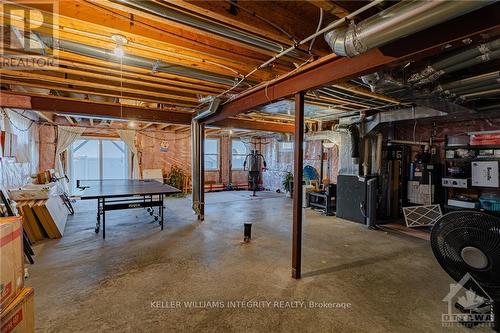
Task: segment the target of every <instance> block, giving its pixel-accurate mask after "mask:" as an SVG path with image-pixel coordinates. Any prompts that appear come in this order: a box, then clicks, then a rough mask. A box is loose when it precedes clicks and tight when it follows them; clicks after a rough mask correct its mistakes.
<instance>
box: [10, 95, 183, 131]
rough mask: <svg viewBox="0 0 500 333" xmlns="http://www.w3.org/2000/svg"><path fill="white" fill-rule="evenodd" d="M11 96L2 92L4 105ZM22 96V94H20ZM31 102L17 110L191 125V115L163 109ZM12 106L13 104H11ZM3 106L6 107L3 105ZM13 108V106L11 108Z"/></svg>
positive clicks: (40, 98) (50, 99) (37, 98)
mask: <svg viewBox="0 0 500 333" xmlns="http://www.w3.org/2000/svg"><path fill="white" fill-rule="evenodd" d="M11 95H16V94H15V93H12V92H9V93H6V92H3V91H1V92H0V96H1V101H2V103H3V100H4V96H5V98H6V99H7V101H9V100H12V99H11V98H10V96H11ZM20 95H22V94H20ZM26 98H27V99H29V100H30V106H29V107H26V106H27V105H26V103H20V104H19V105H17V106H15V107H17V108H24V109H32V110H37V111H46V112H55V113H63V114H69V115H82V116H99V117H103V118H115V119H128V120H137V121H147V122H160V123H161V122H166V123H172V124H190V123H191V114H190V113H188V112H179V111H165V110H162V109H150V108H145V107H138V106H129V105H120V104H118V103H102V102H91V101H81V100H75V99H72V98H66V97H55V96H45V95H35V94H31V95H30V96H26ZM9 104H11V105H12V103H9ZM2 106H4V105H3V104H2ZM11 107H13V106H11Z"/></svg>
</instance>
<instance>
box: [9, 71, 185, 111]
mask: <svg viewBox="0 0 500 333" xmlns="http://www.w3.org/2000/svg"><path fill="white" fill-rule="evenodd" d="M2 83H5V84H11V85H15V86H23V87H35V88H44V89H50V90H53V91H65V92H68V93H77V94H84V95H97V96H105V97H114V98H117V99H118V98H119V99H130V100H134V101H139V102H145V103H160V104H173V102H172V101H168V100H161V99H155V98H151V97H147V96H145V95H139V94H129V93H123V94H121V93H120V92H114V93H111V92H102V91H101V90H97V89H93V88H85V87H84V88H81V89H77V88H69V87H67V86H64V85H49V84H47V83H45V82H43V81H33V82H26V81H23V80H9V79H5V78H2ZM175 105H176V106H192V104H185V103H179V102H176V103H175Z"/></svg>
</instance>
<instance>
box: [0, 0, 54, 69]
mask: <svg viewBox="0 0 500 333" xmlns="http://www.w3.org/2000/svg"><path fill="white" fill-rule="evenodd" d="M58 12H59V1H58V0H18V1H8V0H2V1H0V23H1V31H0V33H1V35H0V40H1V46H0V57H1V61H0V64H1V65H0V67H1V68H2V69H4V70H47V69H50V68H52V67H57V66H58V57H59V53H58V47H57V41H58V38H59V35H58V29H57V27H58V26H59V17H58Z"/></svg>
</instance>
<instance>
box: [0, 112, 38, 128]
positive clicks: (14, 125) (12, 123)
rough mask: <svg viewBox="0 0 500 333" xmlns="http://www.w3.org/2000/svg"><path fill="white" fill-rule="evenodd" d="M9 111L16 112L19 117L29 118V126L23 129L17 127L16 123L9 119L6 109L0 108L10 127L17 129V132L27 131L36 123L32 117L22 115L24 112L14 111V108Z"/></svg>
mask: <svg viewBox="0 0 500 333" xmlns="http://www.w3.org/2000/svg"><path fill="white" fill-rule="evenodd" d="M11 111H12V112H14V113H16V114H18V115H19V116H21V117H23V118H26V119H27V120H29V121H30V124H29V126H28V127H27V128H25V129H22V128H19V127H18V126H17V125H16V124H14V122H13V121H12V120H11V119H10V117H9V115H8V114H7V111H6V110H4V109H3V108H2V114H3V115H4V117H5V119H7V120H8V121H9V124H10V125H11V126H12V127H14V128H15V129H16V130H18V131H19V132H28V131H29V130H30V129H31V127H32V126H33V125H34V124H35V123H36V121H34V120H33V119H30V118H28V117H27V116H25V115H24V114H22V113H19V112H17V111H14V110H11Z"/></svg>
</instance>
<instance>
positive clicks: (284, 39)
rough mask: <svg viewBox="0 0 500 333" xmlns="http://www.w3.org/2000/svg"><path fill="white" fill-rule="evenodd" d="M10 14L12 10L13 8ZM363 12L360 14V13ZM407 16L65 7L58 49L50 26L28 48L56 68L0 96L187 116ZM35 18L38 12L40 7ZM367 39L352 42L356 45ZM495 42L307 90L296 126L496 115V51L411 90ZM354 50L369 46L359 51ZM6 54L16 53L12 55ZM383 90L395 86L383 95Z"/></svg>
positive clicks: (250, 4) (266, 8)
mask: <svg viewBox="0 0 500 333" xmlns="http://www.w3.org/2000/svg"><path fill="white" fill-rule="evenodd" d="M489 3H490V2H484V3H482V4H475V5H468V4H467V5H463V6H461V5H460V6H459V5H456V6H455V5H450V6H449V7H456V8H451V9H450V8H446V11H443V12H444V13H446V14H447V15H444V18H443V17H439V15H438V16H437V17H432V20H434V21H432V20H431V19H429V22H427V23H426V24H423V27H426V26H432V25H434V24H438V23H440V22H442V21H443V20H446V19H450V18H453V17H456V16H460V15H463V14H466V13H468V12H469V11H473V10H475V9H477V8H481V7H482V6H486V5H488V4H489ZM9 6H11V7H12V8H22V5H21V4H16V5H9ZM365 7H369V8H367V9H366V10H364V9H362V10H360V8H365ZM406 7H408V8H406ZM417 7H418V2H414V1H413V2H411V1H410V2H406V3H405V4H403V3H397V2H389V1H374V2H368V1H355V2H353V1H350V2H342V1H284V2H272V6H271V2H268V1H256V2H254V1H244V2H232V1H171V0H166V1H150V2H140V1H131V0H130V1H129V0H120V1H118V0H116V1H115V0H112V1H100V2H92V1H85V0H79V1H70V2H65V3H64V5H63V6H60V8H59V16H58V20H59V21H58V26H59V29H57V32H58V34H57V36H56V37H54V36H52V35H51V32H52V28H53V26H51V25H50V24H45V25H44V26H42V27H41V28H40V32H39V33H38V34H37V35H34V34H32V35H30V36H26V37H28V38H30V39H31V40H32V41H33V42H35V43H39V44H40V45H43V47H44V51H50V50H51V49H53V48H57V49H58V50H59V54H58V56H59V66H58V67H53V68H50V70H43V71H19V70H9V69H1V72H0V73H1V75H2V89H7V90H13V91H17V92H23V93H25V94H27V95H39V94H45V95H53V96H60V97H64V98H69V99H75V100H89V101H97V102H105V103H115V104H120V105H133V106H140V107H147V108H151V109H154V111H153V110H151V111H152V112H158V110H166V111H171V110H175V111H180V112H185V113H189V114H192V113H195V112H197V111H198V110H200V109H201V108H203V107H204V105H206V104H205V103H206V102H207V101H209V100H210V99H211V98H213V97H214V96H221V97H222V98H223V99H226V100H227V99H230V100H231V99H234V98H235V97H238V96H239V94H241V93H243V92H246V91H248V90H251V89H253V88H255V87H258V86H262V85H267V84H269V82H273V81H274V80H275V79H276V78H278V77H283V76H287V75H290V74H291V73H294V72H296V71H297V70H300V69H301V67H303V66H307V65H308V64H310V63H311V62H312V61H314V60H317V59H318V58H320V57H323V56H327V55H329V54H331V53H332V50H331V49H330V47H329V45H328V44H327V41H325V38H324V36H323V35H319V36H317V37H316V38H314V39H312V40H310V41H309V42H307V43H304V44H303V45H300V47H297V48H295V49H293V50H291V51H290V52H289V53H287V54H284V55H283V56H280V57H279V59H275V60H274V61H272V62H270V63H269V65H267V66H263V67H260V66H261V65H262V64H264V63H266V62H268V61H269V59H270V58H272V57H274V56H276V55H277V54H278V53H280V52H282V51H283V50H284V49H286V48H288V47H290V46H292V45H297V43H298V42H299V41H301V40H303V39H304V38H307V37H308V36H311V35H312V34H314V33H315V32H316V31H319V30H320V29H321V28H324V27H326V26H327V25H329V24H331V23H332V22H335V21H337V20H338V19H339V18H343V17H346V16H347V15H349V14H351V13H356V14H355V15H354V16H353V21H352V22H355V24H356V25H357V27H359V29H361V27H365V26H369V25H370V24H372V25H373V24H378V21H380V20H381V19H386V18H387V17H391V15H386V13H391V11H394V12H395V13H397V15H400V16H401V17H403V16H404V15H409V14H408V13H407V12H405V11H408V10H415V8H416V9H417V10H418V8H417ZM39 8H40V9H43V7H42V6H41V5H40V7H39ZM358 11H359V13H358ZM422 12H423V10H422ZM397 15H393V16H397ZM3 16H4V17H6V18H7V17H8V18H9V19H10V20H9V22H10V24H11V25H10V26H9V27H8V28H9V29H4V30H3V37H4V38H5V40H6V41H8V42H10V41H11V40H10V39H11V37H12V36H19V35H20V34H21V35H22V26H23V24H24V23H23V21H22V18H21V17H16V16H15V15H13V14H11V12H6V11H4V12H3ZM441 16H443V15H441ZM352 27H353V26H351V28H352ZM346 29H347V25H345V24H340V25H339V26H338V28H336V29H333V30H332V31H334V32H336V31H337V30H338V31H344V32H345V31H346ZM417 30H418V29H417ZM347 31H348V30H347ZM360 32H362V31H360ZM381 32H383V31H381ZM407 33H409V31H407ZM365 35H366V34H365ZM365 35H363V33H360V36H361V37H363V36H365ZM117 36H118V40H119V41H120V45H118V44H117ZM327 36H328V34H327ZM368 37H370V36H368ZM390 37H391V38H392V40H398V39H399V38H404V34H401V36H397V35H394V36H390ZM372 38H373V37H372ZM495 38H498V37H495V36H494V35H483V36H482V37H481V39H480V40H479V39H474V40H470V41H464V44H463V47H462V48H460V49H456V48H453V49H452V50H446V49H445V50H443V52H442V53H441V54H439V55H433V56H431V57H427V58H424V59H418V60H417V61H414V62H410V63H408V64H401V65H400V66H398V67H395V68H394V67H393V68H384V69H382V70H381V71H379V72H377V73H372V75H368V76H365V77H363V78H352V79H351V80H349V81H345V82H340V83H337V84H335V85H328V86H324V87H320V88H317V89H313V90H310V91H309V92H308V93H307V96H306V118H307V120H308V121H332V120H337V119H339V118H344V117H352V116H356V115H359V114H360V113H361V112H367V113H370V114H373V113H377V112H384V111H391V110H395V109H400V108H407V107H409V106H411V105H422V106H427V107H434V108H437V109H439V110H441V111H445V112H458V111H460V112H466V111H470V110H475V109H477V110H481V109H484V110H490V109H492V108H493V109H494V108H495V107H496V105H497V104H498V103H497V99H496V98H497V97H498V81H494V78H493V76H491V75H494V72H495V69H496V70H498V65H499V62H498V58H495V57H496V56H497V53H498V51H497V49H496V48H495V47H496V46H495V45H496V44H494V45H492V46H491V47H490V49H491V51H492V52H491V54H492V55H491V59H489V60H488V61H484V62H480V63H479V62H478V63H477V64H471V66H467V68H466V69H460V70H456V71H454V72H453V73H443V75H441V76H442V77H439V78H437V77H436V78H435V80H433V81H432V82H427V83H425V84H420V83H419V84H415V83H414V82H410V81H409V79H410V78H411V75H417V74H418V73H419V72H420V71H425V69H426V68H428V67H427V66H432V63H433V62H436V61H439V58H440V57H446V56H448V55H449V54H451V53H453V52H462V50H463V51H467V49H468V48H473V47H479V46H480V45H482V44H485V43H494V42H495ZM326 39H327V40H328V37H327V38H326ZM386 39H387V40H389V39H390V38H389V37H387V38H386ZM336 42H337V43H338V38H337V40H336ZM363 43H364V44H366V45H371V44H370V42H369V41H368V42H367V41H362V44H363ZM385 43H387V41H385ZM364 44H363V45H364ZM118 46H120V47H121V49H122V53H123V56H122V57H119V56H117V55H116V54H115V52H114V51H115V49H116V48H117V47H118ZM382 47H385V45H382ZM389 48H390V46H389ZM10 51H11V52H13V54H16V52H17V53H19V49H18V50H14V49H12V50H10ZM24 52H28V51H27V50H25V51H24ZM42 53H43V52H42ZM483 56H485V55H484V54H483ZM488 56H490V54H489V53H488ZM485 63H487V64H485ZM495 66H496V67H495ZM476 67H477V70H476V71H474V70H473V68H476ZM256 69H258V70H256ZM486 74H489V75H490V77H489V81H486V83H487V85H486V86H485V87H486V88H487V89H486V90H480V87H478V86H473V90H472V91H467V90H466V92H468V94H466V95H465V96H464V94H462V95H456V94H455V93H454V92H451V93H450V92H449V91H448V90H446V85H447V84H453V82H454V81H457V80H462V79H472V78H474V77H475V76H478V75H486ZM391 80H392V81H391ZM390 84H395V85H396V86H388V85H390ZM443 87H445V88H443ZM470 94H473V95H470ZM476 97H481V100H480V101H478V98H476ZM483 97H485V98H483ZM293 109H294V107H293V102H292V101H291V100H281V101H278V102H275V103H268V105H264V106H261V107H259V108H256V109H251V110H248V112H249V113H247V114H246V115H240V116H239V117H240V118H244V119H257V120H269V121H275V122H288V123H289V122H291V120H292V117H293ZM80 116H81V115H80ZM83 117H84V116H83ZM153 124H154V123H153ZM148 126H151V125H148Z"/></svg>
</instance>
